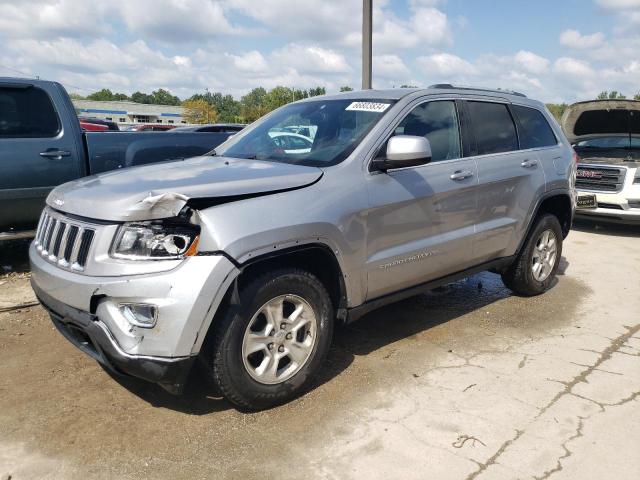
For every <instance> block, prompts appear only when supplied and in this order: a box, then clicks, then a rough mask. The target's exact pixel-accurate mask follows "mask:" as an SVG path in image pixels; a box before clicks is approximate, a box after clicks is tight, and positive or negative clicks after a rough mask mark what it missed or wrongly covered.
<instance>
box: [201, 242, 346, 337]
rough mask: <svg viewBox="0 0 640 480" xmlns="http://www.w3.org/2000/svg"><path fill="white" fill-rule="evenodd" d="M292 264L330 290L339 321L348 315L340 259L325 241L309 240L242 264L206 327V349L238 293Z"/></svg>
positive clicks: (236, 298)
mask: <svg viewBox="0 0 640 480" xmlns="http://www.w3.org/2000/svg"><path fill="white" fill-rule="evenodd" d="M283 267H285V268H286V267H292V268H302V269H304V270H307V271H309V272H310V273H312V274H314V275H316V276H317V277H318V279H319V280H320V281H321V282H322V283H323V285H324V286H325V288H326V289H327V291H328V293H329V297H330V298H331V302H332V304H333V307H334V311H335V312H336V315H337V317H338V319H339V320H341V321H344V320H345V319H346V316H347V298H348V297H347V286H346V283H345V279H344V274H343V272H342V269H341V266H340V263H339V261H338V258H337V257H336V255H335V254H334V252H333V251H332V250H331V248H330V247H329V246H328V245H326V244H324V243H308V244H301V245H297V246H295V247H290V248H286V249H282V250H278V251H274V252H270V253H265V254H263V255H260V256H256V257H253V258H251V259H250V260H247V261H246V262H244V263H242V264H238V265H237V268H238V271H239V273H238V274H237V275H236V277H235V278H234V279H233V281H232V282H231V284H230V285H229V286H228V287H227V290H226V292H225V294H224V296H223V298H222V301H221V302H220V304H219V305H218V308H217V310H216V312H215V313H214V315H213V318H212V320H211V321H210V322H209V324H208V325H207V326H206V331H205V332H203V333H204V337H205V338H204V339H203V343H202V348H206V346H207V344H209V343H210V342H209V339H208V337H209V336H210V335H211V334H212V333H211V332H213V331H214V330H215V328H214V325H215V324H216V322H217V321H219V319H220V318H221V316H223V315H224V314H225V313H226V310H227V309H228V308H231V307H233V305H234V303H237V302H238V292H239V290H240V289H241V288H242V287H243V285H244V284H246V282H249V281H250V280H251V279H252V278H255V277H256V276H259V275H261V274H262V273H263V272H267V271H269V270H272V269H277V268H283Z"/></svg>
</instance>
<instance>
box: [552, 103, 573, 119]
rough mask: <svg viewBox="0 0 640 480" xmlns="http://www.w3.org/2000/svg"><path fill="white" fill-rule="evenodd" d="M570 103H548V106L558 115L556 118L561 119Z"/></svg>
mask: <svg viewBox="0 0 640 480" xmlns="http://www.w3.org/2000/svg"><path fill="white" fill-rule="evenodd" d="M568 106H569V105H567V104H566V103H547V108H548V109H549V111H550V112H551V113H552V114H553V116H554V117H556V120H558V121H560V119H561V118H562V115H563V114H564V111H565V110H566V109H567V107H568Z"/></svg>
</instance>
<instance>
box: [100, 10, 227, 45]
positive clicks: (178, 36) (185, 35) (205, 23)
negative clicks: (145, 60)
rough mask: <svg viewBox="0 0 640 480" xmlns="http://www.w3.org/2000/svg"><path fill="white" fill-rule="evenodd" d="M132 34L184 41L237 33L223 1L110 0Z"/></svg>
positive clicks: (163, 39)
mask: <svg viewBox="0 0 640 480" xmlns="http://www.w3.org/2000/svg"><path fill="white" fill-rule="evenodd" d="M110 4H111V6H112V8H114V9H116V10H117V11H118V13H119V15H120V16H121V18H122V19H123V21H124V23H125V24H126V26H127V27H128V28H129V29H130V30H131V31H133V32H138V33H139V34H144V35H146V36H148V37H151V38H155V39H158V40H162V41H172V42H183V41H189V40H198V39H205V40H206V39H208V38H211V37H215V36H220V35H224V34H231V33H236V32H238V31H239V30H238V29H237V28H235V27H233V26H232V25H231V24H230V23H229V20H228V19H227V17H226V15H225V12H224V10H223V8H222V4H221V3H220V2H212V1H209V0H179V1H175V0H135V1H131V0H111V2H110Z"/></svg>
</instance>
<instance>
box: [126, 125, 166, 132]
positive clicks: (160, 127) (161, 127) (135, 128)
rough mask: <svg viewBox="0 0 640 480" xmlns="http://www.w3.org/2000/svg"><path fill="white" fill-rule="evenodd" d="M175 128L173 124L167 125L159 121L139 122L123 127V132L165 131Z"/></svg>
mask: <svg viewBox="0 0 640 480" xmlns="http://www.w3.org/2000/svg"><path fill="white" fill-rule="evenodd" d="M174 128H176V126H175V125H167V124H166V123H165V124H161V123H150V124H146V123H141V124H138V125H129V126H128V127H127V128H125V132H166V131H168V130H173V129H174Z"/></svg>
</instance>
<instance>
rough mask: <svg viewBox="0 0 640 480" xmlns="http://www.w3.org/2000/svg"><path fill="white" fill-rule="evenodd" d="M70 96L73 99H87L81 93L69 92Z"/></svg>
mask: <svg viewBox="0 0 640 480" xmlns="http://www.w3.org/2000/svg"><path fill="white" fill-rule="evenodd" d="M69 98H71V100H84V99H85V97H83V96H82V95H80V94H79V93H70V94H69Z"/></svg>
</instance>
